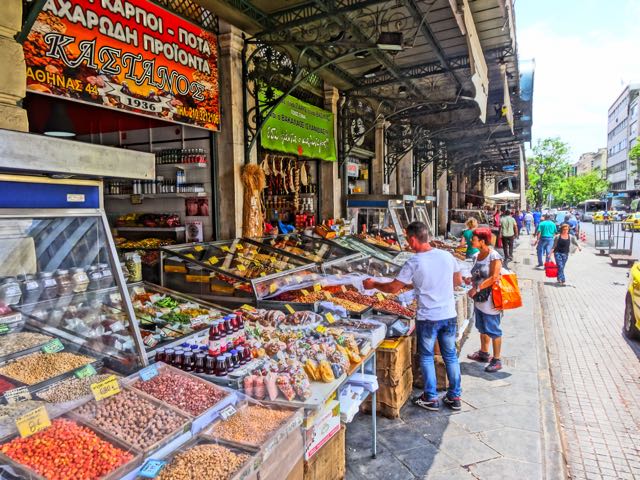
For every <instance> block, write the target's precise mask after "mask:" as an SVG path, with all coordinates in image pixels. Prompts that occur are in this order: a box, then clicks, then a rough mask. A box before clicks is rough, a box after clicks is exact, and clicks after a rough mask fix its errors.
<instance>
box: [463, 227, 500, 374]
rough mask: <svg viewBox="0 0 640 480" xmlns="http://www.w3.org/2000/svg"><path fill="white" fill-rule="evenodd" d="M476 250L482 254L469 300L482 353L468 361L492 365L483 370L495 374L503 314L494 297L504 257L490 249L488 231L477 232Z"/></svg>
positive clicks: (472, 272) (479, 257)
mask: <svg viewBox="0 0 640 480" xmlns="http://www.w3.org/2000/svg"><path fill="white" fill-rule="evenodd" d="M473 246H474V247H476V248H477V249H478V250H480V252H479V253H478V255H477V256H476V260H475V263H474V264H473V267H472V268H471V279H469V280H470V281H471V282H472V283H473V288H472V289H471V290H469V296H470V297H471V298H473V301H474V314H475V317H476V328H477V329H478V331H479V332H480V350H478V351H477V352H475V353H472V354H470V355H467V358H469V359H471V360H475V361H476V362H484V363H486V362H489V364H488V365H487V366H486V367H485V369H484V370H485V372H489V373H493V372H497V371H498V370H502V360H501V359H500V355H501V350H502V329H501V328H500V320H501V319H502V311H500V310H497V309H496V308H495V305H494V304H493V297H492V295H491V291H492V287H493V285H494V284H495V283H496V282H497V281H498V280H499V279H500V270H501V269H502V257H501V256H500V254H499V253H498V252H496V251H495V250H494V249H493V247H491V232H490V231H489V230H488V229H486V228H477V229H476V230H475V231H474V232H473ZM490 343H492V344H493V357H491V355H490V354H489V344H490Z"/></svg>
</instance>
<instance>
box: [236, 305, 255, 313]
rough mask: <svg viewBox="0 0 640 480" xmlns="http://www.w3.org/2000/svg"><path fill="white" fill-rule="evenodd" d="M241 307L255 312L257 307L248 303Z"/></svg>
mask: <svg viewBox="0 0 640 480" xmlns="http://www.w3.org/2000/svg"><path fill="white" fill-rule="evenodd" d="M240 308H241V309H242V310H245V311H247V312H255V311H256V309H255V308H253V307H252V306H251V305H247V304H246V303H245V304H244V305H242V306H241V307H240Z"/></svg>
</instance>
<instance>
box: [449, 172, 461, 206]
mask: <svg viewBox="0 0 640 480" xmlns="http://www.w3.org/2000/svg"><path fill="white" fill-rule="evenodd" d="M459 180H460V179H459V177H458V174H457V173H456V174H454V175H453V178H452V179H451V208H458V207H459V205H458V198H459V197H458V192H459V191H460V188H459V187H460V181H459Z"/></svg>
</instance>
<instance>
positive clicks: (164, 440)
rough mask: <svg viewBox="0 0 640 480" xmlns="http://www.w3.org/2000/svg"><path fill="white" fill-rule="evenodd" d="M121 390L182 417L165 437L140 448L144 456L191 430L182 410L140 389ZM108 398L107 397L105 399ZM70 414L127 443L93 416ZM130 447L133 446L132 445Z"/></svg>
mask: <svg viewBox="0 0 640 480" xmlns="http://www.w3.org/2000/svg"><path fill="white" fill-rule="evenodd" d="M123 390H127V391H130V392H132V393H134V394H135V395H137V396H138V397H140V398H142V399H144V400H146V401H148V402H151V403H153V404H154V405H155V406H156V407H158V408H160V409H164V410H169V411H172V412H173V413H175V414H176V415H179V416H180V417H182V420H183V422H182V423H181V424H180V426H179V427H178V428H176V429H175V430H174V431H173V432H171V433H170V434H169V435H166V436H165V437H163V438H161V439H160V440H158V441H157V442H155V443H153V444H152V445H150V446H148V447H146V448H144V449H140V451H141V452H142V453H143V454H144V456H148V455H152V454H153V452H156V451H158V450H160V449H162V447H164V446H165V445H166V444H167V443H171V442H172V441H173V440H175V439H176V438H177V437H179V436H181V435H182V434H184V433H186V432H190V431H191V418H190V417H189V416H187V415H186V414H184V413H183V412H181V411H180V410H178V409H177V408H175V407H173V406H171V405H169V404H167V403H163V402H161V401H159V400H158V399H157V398H155V397H152V396H151V395H147V394H146V393H144V392H141V391H140V390H136V389H133V388H130V387H124V388H123ZM107 400H108V399H107ZM91 402H95V400H91ZM70 416H72V417H73V418H76V417H77V418H79V419H81V420H82V421H83V422H85V423H87V424H88V425H91V428H93V429H95V430H96V431H98V430H99V431H101V432H105V433H106V434H108V435H111V436H113V437H116V438H118V439H119V440H120V441H121V442H123V443H125V444H127V445H128V443H127V441H126V440H124V439H120V438H119V437H118V436H117V435H116V434H115V433H113V432H110V431H108V430H106V429H105V428H104V427H102V426H100V425H98V423H96V422H95V421H94V419H93V418H90V417H88V416H86V415H81V414H80V413H78V412H77V411H75V410H74V411H73V412H70ZM131 448H135V447H132V446H131Z"/></svg>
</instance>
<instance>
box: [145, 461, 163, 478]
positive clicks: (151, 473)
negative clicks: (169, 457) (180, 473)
mask: <svg viewBox="0 0 640 480" xmlns="http://www.w3.org/2000/svg"><path fill="white" fill-rule="evenodd" d="M166 464H167V462H166V461H164V460H154V459H149V460H147V461H146V463H145V464H144V465H143V466H142V468H141V469H140V471H139V472H138V475H139V476H140V477H144V478H156V477H157V476H158V474H159V473H160V470H162V468H163V467H164V466H165V465H166Z"/></svg>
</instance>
